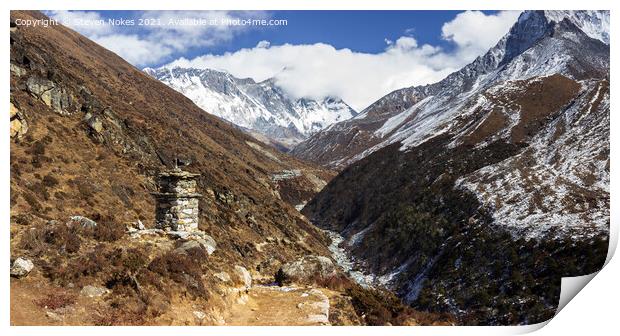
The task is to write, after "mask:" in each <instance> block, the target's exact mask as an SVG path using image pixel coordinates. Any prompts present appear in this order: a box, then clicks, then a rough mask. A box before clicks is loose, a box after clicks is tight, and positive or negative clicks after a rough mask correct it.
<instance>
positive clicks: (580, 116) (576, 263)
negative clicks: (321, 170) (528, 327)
mask: <svg viewBox="0 0 620 336" xmlns="http://www.w3.org/2000/svg"><path fill="white" fill-rule="evenodd" d="M605 22H607V24H605ZM608 22H609V12H591V11H589V12H570V11H568V12H565V11H561V12H557V11H528V12H524V13H523V14H522V15H521V16H520V18H519V20H518V22H516V23H515V25H514V26H513V27H512V28H511V30H510V32H509V33H508V34H507V35H506V36H504V37H503V38H502V39H501V40H500V41H499V42H498V44H497V45H496V46H494V47H493V48H491V49H490V50H489V52H488V53H486V54H485V55H483V56H481V57H479V58H478V59H476V60H475V61H474V62H472V63H471V64H469V65H467V66H465V67H464V68H463V69H461V70H460V71H458V72H455V73H453V74H451V75H449V76H448V77H447V78H445V79H444V80H442V81H440V82H438V83H436V84H431V85H427V86H422V87H414V88H407V89H403V90H399V91H396V92H393V93H391V94H389V95H388V96H386V97H384V98H383V99H381V100H379V101H378V102H376V103H375V104H373V105H371V106H370V107H369V108H367V109H366V110H364V111H363V112H362V113H360V115H358V116H357V117H356V118H355V119H353V120H350V121H347V122H344V123H337V124H334V125H332V126H331V127H329V128H327V129H326V130H325V131H322V132H319V133H317V134H315V135H314V136H312V137H311V138H310V139H308V140H306V141H305V142H303V143H301V144H300V145H298V146H297V147H296V148H295V149H294V151H293V153H294V154H296V155H298V156H300V157H304V158H309V159H315V160H316V161H317V162H320V163H322V164H324V165H327V166H330V167H340V168H342V167H346V168H344V169H343V170H342V172H341V173H340V174H339V175H338V176H337V177H336V178H334V179H333V180H332V181H331V182H330V183H329V184H328V185H327V186H326V187H325V188H324V189H323V190H322V191H321V192H320V193H319V194H318V195H317V196H316V197H315V198H314V199H313V200H312V201H311V202H310V203H309V204H308V205H307V206H306V207H305V208H304V209H303V213H304V214H306V215H307V216H308V217H309V218H311V219H312V221H313V222H314V223H316V224H317V225H319V226H321V227H324V228H328V229H330V230H334V231H337V232H338V233H340V234H342V235H343V236H344V238H345V242H344V244H343V246H344V247H345V249H346V250H348V251H349V252H350V253H352V255H353V256H354V257H355V258H357V262H358V265H357V266H358V267H359V268H360V269H362V270H365V271H366V272H368V273H371V274H370V275H371V277H374V279H375V282H376V283H377V284H382V285H385V286H387V287H389V288H391V289H393V290H394V291H396V292H397V293H399V295H400V296H401V297H403V298H404V299H405V300H406V301H407V302H410V303H411V304H412V305H413V306H414V307H418V308H423V309H430V310H433V311H441V312H451V313H453V314H456V315H457V316H459V319H460V321H461V322H463V323H468V324H489V323H490V324H517V323H520V324H522V323H526V324H527V323H536V322H539V321H542V320H545V319H548V318H550V317H552V316H553V314H554V309H555V307H556V305H557V302H558V298H559V289H560V288H559V283H560V277H562V276H576V275H581V274H585V273H589V272H593V271H595V270H597V269H598V268H600V267H601V266H602V264H603V261H604V260H605V257H606V253H607V241H608V230H609V165H610V162H609V45H608V42H609V40H608V36H609V31H608ZM319 148H324V149H325V150H324V152H326V153H321V154H319ZM347 165H348V166H347Z"/></svg>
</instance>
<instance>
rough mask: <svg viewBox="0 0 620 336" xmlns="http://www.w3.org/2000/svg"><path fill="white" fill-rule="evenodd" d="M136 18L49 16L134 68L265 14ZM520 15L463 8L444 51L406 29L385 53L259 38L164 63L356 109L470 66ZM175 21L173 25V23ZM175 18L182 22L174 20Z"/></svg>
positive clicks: (211, 41)
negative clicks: (128, 22)
mask: <svg viewBox="0 0 620 336" xmlns="http://www.w3.org/2000/svg"><path fill="white" fill-rule="evenodd" d="M136 13H138V14H135V15H139V16H136V17H134V19H138V18H143V19H152V20H156V21H157V22H159V23H160V25H154V26H142V27H140V28H141V29H139V31H136V30H133V31H132V30H130V29H125V28H126V27H118V26H111V25H108V24H103V25H98V24H97V25H96V24H91V25H84V24H78V23H80V22H81V23H84V22H91V23H92V22H95V21H100V20H101V19H102V18H101V16H100V15H99V14H98V13H96V12H85V11H70V12H67V11H52V12H48V14H50V16H52V17H54V18H64V19H65V21H66V22H67V24H68V25H69V26H70V27H72V28H74V29H76V30H78V31H79V32H81V33H83V34H85V35H86V36H88V37H89V38H91V39H93V40H95V41H96V42H98V43H99V44H101V45H103V46H104V47H106V48H108V49H110V50H112V51H114V52H116V53H117V54H119V55H120V56H121V57H123V58H125V59H126V60H127V61H129V62H130V63H132V64H134V65H136V66H148V65H154V64H158V63H161V62H165V61H168V60H169V59H170V57H171V55H179V54H180V55H182V54H183V53H184V52H186V51H187V50H189V49H191V48H200V47H202V48H204V47H209V46H213V45H217V44H219V43H223V42H227V41H231V40H232V39H234V38H235V36H237V35H238V34H241V33H242V32H244V31H246V30H247V29H252V28H251V27H248V26H238V25H229V24H221V22H224V21H227V22H230V21H231V20H234V19H238V18H268V17H269V15H268V13H265V12H256V11H251V12H239V11H233V12H226V11H198V12H189V11H147V12H136ZM518 15H519V12H498V13H496V14H490V15H487V14H484V13H482V12H479V11H467V12H463V13H460V14H458V15H457V16H456V17H455V18H454V19H453V20H452V21H450V22H446V23H445V24H444V25H443V27H442V35H441V36H442V38H443V39H445V40H446V41H449V42H450V43H452V44H453V45H454V48H451V49H450V50H449V51H447V50H444V49H442V48H440V47H438V46H432V45H428V44H423V45H420V44H419V43H418V41H417V40H416V39H415V37H414V36H413V35H412V34H415V30H414V29H412V28H410V29H407V30H406V31H405V32H403V36H401V37H399V38H397V39H394V40H392V39H388V38H386V39H385V42H386V48H385V49H384V50H383V52H380V53H377V54H371V53H362V52H354V51H351V50H350V49H346V48H345V49H336V48H334V47H333V46H331V45H328V44H325V43H315V44H305V45H292V44H284V45H278V46H274V45H271V43H270V42H269V41H266V40H263V41H259V42H258V43H257V44H256V46H255V47H254V48H249V49H240V50H238V51H236V52H232V53H226V54H223V55H211V54H207V55H204V56H200V57H197V58H195V59H192V60H187V59H185V58H179V59H178V60H176V61H173V62H172V63H170V66H184V67H198V68H213V69H217V70H223V71H227V72H230V73H231V74H233V75H235V76H237V77H241V78H246V77H250V78H253V79H255V80H257V81H260V80H264V79H267V78H270V77H274V76H275V78H276V81H277V83H278V84H279V85H280V86H282V88H283V89H285V90H287V91H288V92H289V93H291V94H292V95H294V96H296V97H312V98H322V97H325V96H338V97H341V98H342V99H344V100H345V101H346V102H347V103H349V104H350V105H351V106H352V107H354V108H355V109H357V110H361V109H363V108H364V107H366V106H368V105H369V104H370V103H372V102H373V101H375V100H376V99H378V98H380V97H382V96H383V95H385V94H387V93H389V92H390V91H393V90H396V89H399V88H403V87H408V86H412V85H422V84H428V83H432V82H435V81H438V80H440V79H442V78H443V77H445V76H446V75H448V74H449V73H451V72H453V71H456V70H458V69H459V68H460V67H462V66H464V65H465V64H467V63H469V62H471V61H472V60H473V59H474V58H475V57H477V56H479V55H481V54H483V53H484V52H485V51H486V50H488V49H489V48H490V47H491V46H493V45H494V44H495V43H496V42H497V41H498V40H499V39H500V38H501V36H502V35H504V34H505V33H506V32H507V31H508V29H509V27H510V26H511V25H512V24H513V23H514V22H515V21H516V18H517V16H518ZM183 19H185V20H188V22H189V21H191V20H195V19H204V20H206V21H208V22H211V21H213V20H215V21H217V22H218V24H215V25H211V24H209V25H196V24H193V23H191V22H189V23H188V24H183V22H182V20H183ZM175 20H176V21H175ZM179 20H181V21H179Z"/></svg>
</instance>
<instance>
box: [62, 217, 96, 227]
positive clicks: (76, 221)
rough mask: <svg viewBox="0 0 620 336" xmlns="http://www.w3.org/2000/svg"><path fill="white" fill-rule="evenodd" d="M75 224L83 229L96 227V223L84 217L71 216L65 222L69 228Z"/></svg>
mask: <svg viewBox="0 0 620 336" xmlns="http://www.w3.org/2000/svg"><path fill="white" fill-rule="evenodd" d="M75 224H79V225H81V226H82V227H84V228H94V227H96V226H97V222H95V221H94V220H92V219H90V218H87V217H84V216H71V218H69V222H67V225H69V226H71V225H75Z"/></svg>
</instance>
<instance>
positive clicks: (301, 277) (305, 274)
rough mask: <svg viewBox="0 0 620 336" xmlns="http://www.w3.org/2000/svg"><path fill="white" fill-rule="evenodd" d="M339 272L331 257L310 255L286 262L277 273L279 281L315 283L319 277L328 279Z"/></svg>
mask: <svg viewBox="0 0 620 336" xmlns="http://www.w3.org/2000/svg"><path fill="white" fill-rule="evenodd" d="M336 274H337V269H336V266H335V265H334V263H333V262H332V261H331V259H329V258H327V257H323V256H315V255H309V256H304V257H302V258H300V259H298V260H296V261H293V262H290V263H286V264H284V265H282V267H280V269H279V270H278V273H277V274H276V281H277V282H279V283H291V282H297V283H303V284H306V283H313V282H315V281H316V280H318V279H327V278H330V277H333V276H335V275H336Z"/></svg>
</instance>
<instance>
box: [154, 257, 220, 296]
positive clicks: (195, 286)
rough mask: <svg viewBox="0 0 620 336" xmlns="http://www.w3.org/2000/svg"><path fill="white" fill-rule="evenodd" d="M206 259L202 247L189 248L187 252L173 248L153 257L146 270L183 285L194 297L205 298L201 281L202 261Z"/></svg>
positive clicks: (205, 294) (204, 290)
mask: <svg viewBox="0 0 620 336" xmlns="http://www.w3.org/2000/svg"><path fill="white" fill-rule="evenodd" d="M206 259H207V253H206V251H205V250H204V249H202V248H194V249H190V250H187V253H178V252H175V251H174V250H173V251H170V252H168V253H166V254H164V255H162V256H159V257H157V258H155V259H154V260H153V261H152V262H151V263H150V264H149V266H148V270H149V271H151V272H154V273H157V274H159V275H160V276H161V277H164V278H169V279H172V280H173V281H175V282H176V283H179V284H181V285H183V286H184V289H185V290H186V291H187V292H188V293H189V294H191V295H192V296H194V297H202V298H205V299H207V298H208V294H207V291H206V289H205V287H204V283H203V282H202V274H203V269H202V261H203V260H206Z"/></svg>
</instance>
